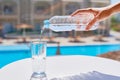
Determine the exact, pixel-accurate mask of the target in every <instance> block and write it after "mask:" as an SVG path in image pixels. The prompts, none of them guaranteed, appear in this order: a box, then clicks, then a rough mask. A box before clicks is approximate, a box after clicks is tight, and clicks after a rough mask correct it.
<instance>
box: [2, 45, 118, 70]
mask: <svg viewBox="0 0 120 80" xmlns="http://www.w3.org/2000/svg"><path fill="white" fill-rule="evenodd" d="M117 50H120V44H106V45H81V46H61V47H60V52H61V55H88V56H97V55H99V54H104V53H106V52H109V51H117ZM56 51H57V47H55V46H53V47H47V56H55V55H56ZM29 57H31V54H30V49H29V47H28V46H27V45H25V44H21V45H7V46H4V45H0V68H1V67H3V66H5V65H6V64H8V63H11V62H13V61H16V60H20V59H24V58H29Z"/></svg>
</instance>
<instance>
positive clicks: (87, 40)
mask: <svg viewBox="0 0 120 80" xmlns="http://www.w3.org/2000/svg"><path fill="white" fill-rule="evenodd" d="M72 39H73V38H72ZM94 39H95V36H92V37H82V38H78V40H79V41H81V42H70V40H71V38H65V37H56V38H54V39H53V40H54V41H56V42H60V45H61V46H73V45H101V44H102V45H104V44H120V41H119V40H116V38H115V37H103V38H102V39H103V40H104V41H105V42H104V41H94ZM34 40H39V39H27V41H34ZM17 41H22V40H21V39H19V40H18V39H3V40H2V43H0V45H14V44H16V42H17ZM42 41H49V39H42ZM17 44H18V43H17ZM48 46H57V43H48Z"/></svg>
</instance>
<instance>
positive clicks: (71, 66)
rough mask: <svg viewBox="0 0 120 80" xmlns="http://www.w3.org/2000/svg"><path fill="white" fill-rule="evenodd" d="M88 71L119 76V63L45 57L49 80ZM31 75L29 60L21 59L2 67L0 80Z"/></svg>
mask: <svg viewBox="0 0 120 80" xmlns="http://www.w3.org/2000/svg"><path fill="white" fill-rule="evenodd" d="M90 71H98V72H101V73H105V74H110V75H114V76H120V62H117V61H114V60H110V59H105V58H99V57H90V56H55V57H47V64H46V73H47V76H48V78H49V79H50V78H53V77H62V76H68V75H75V74H80V73H87V72H90ZM31 74H32V66H31V59H23V60H19V61H16V62H13V63H11V64H8V65H7V66H5V67H3V68H2V69H1V70H0V80H29V79H30V76H31Z"/></svg>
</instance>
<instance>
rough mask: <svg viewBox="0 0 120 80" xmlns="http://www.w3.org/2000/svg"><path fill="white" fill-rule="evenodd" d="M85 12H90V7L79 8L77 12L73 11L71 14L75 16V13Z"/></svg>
mask: <svg viewBox="0 0 120 80" xmlns="http://www.w3.org/2000/svg"><path fill="white" fill-rule="evenodd" d="M80 12H81V13H84V12H86V13H87V12H90V11H89V10H88V9H78V10H76V11H75V12H73V13H72V14H71V16H75V15H77V14H79V13H80Z"/></svg>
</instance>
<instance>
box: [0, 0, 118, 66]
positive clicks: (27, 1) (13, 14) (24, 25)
mask: <svg viewBox="0 0 120 80" xmlns="http://www.w3.org/2000/svg"><path fill="white" fill-rule="evenodd" d="M117 2H119V0H0V57H2V58H5V57H4V56H3V53H8V52H9V53H10V51H9V49H11V48H10V47H12V46H10V45H13V44H17V45H21V43H22V44H23V43H29V42H30V41H32V40H34V39H39V38H40V31H41V29H42V27H43V20H45V19H50V18H51V17H53V16H55V15H70V14H71V13H73V12H74V11H76V10H77V9H82V8H88V7H105V6H108V5H111V4H114V3H117ZM42 39H43V41H47V42H48V44H51V43H52V44H54V45H55V46H60V45H61V46H62V45H67V46H68V45H87V44H91V45H92V44H98V45H102V44H104V45H107V47H106V48H104V47H103V48H102V49H110V50H108V51H104V52H101V47H100V48H99V50H97V52H98V54H97V56H102V57H107V58H111V59H115V60H118V61H120V52H119V50H120V13H118V14H115V15H113V16H111V17H109V18H107V19H106V20H104V21H101V22H100V25H99V28H98V29H97V30H94V31H87V32H86V31H81V32H80V31H68V32H58V33H56V32H53V31H51V30H46V31H45V33H44V34H43V38H42ZM58 43H60V45H58ZM108 44H117V46H116V45H114V46H112V47H114V48H110V47H108V46H109V45H108ZM3 45H5V46H6V45H7V47H5V46H3ZM8 46H9V47H8ZM17 47H18V46H17ZM89 47H91V46H89ZM15 48H16V47H15ZM15 48H14V49H15ZM23 48H24V49H23ZM14 49H11V50H13V51H12V52H11V53H15V52H14V51H16V50H14ZM25 49H26V47H23V46H22V48H21V47H20V49H19V50H21V51H20V52H22V51H23V50H25ZM72 49H73V48H72ZM85 49H86V47H85V46H83V47H82V50H83V51H85ZM48 50H49V49H48ZM5 51H7V52H5ZM26 51H28V48H27V49H26ZM68 51H69V50H68ZM93 51H96V50H94V48H93V49H92V51H90V52H93ZM50 52H51V51H49V52H48V53H49V54H50ZM54 52H55V53H56V52H58V53H57V54H59V51H56V50H55V51H54ZM71 52H72V51H71ZM88 52H89V51H88ZM28 53H29V52H28ZM55 53H54V54H55ZM61 53H62V52H61ZM66 53H70V52H66ZM74 53H75V52H74ZM83 53H84V52H83ZM101 53H102V55H100V54H101ZM108 53H109V54H108ZM85 54H86V53H85ZM85 54H84V55H85ZM103 54H105V55H103ZM9 55H10V54H9ZM118 55H119V56H118ZM27 57H29V56H27ZM22 58H23V57H22ZM22 58H20V59H22ZM15 60H17V59H15ZM9 62H11V61H9ZM1 63H2V62H1ZM6 63H7V62H6ZM6 63H5V64H6Z"/></svg>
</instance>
